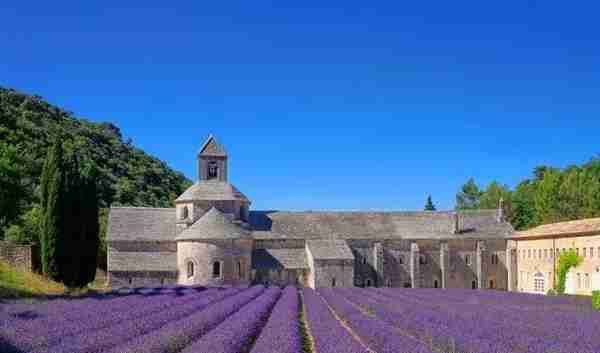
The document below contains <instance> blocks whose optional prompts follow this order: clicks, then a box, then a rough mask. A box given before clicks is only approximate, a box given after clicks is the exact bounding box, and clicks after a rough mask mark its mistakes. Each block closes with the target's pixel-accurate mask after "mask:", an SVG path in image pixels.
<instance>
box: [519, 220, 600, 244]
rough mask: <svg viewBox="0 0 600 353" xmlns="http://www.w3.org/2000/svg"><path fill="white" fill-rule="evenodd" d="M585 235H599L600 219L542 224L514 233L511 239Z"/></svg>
mask: <svg viewBox="0 0 600 353" xmlns="http://www.w3.org/2000/svg"><path fill="white" fill-rule="evenodd" d="M587 234H600V218H588V219H581V220H576V221H568V222H560V223H551V224H544V225H541V226H537V227H535V228H532V229H529V230H526V231H521V232H516V233H515V234H514V236H513V238H514V239H519V238H535V237H551V236H560V235H587Z"/></svg>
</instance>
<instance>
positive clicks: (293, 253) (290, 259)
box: [252, 248, 308, 269]
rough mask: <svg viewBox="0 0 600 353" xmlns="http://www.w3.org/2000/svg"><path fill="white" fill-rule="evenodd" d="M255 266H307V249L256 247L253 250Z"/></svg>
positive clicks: (290, 267) (286, 267) (272, 267)
mask: <svg viewBox="0 0 600 353" xmlns="http://www.w3.org/2000/svg"><path fill="white" fill-rule="evenodd" d="M252 267H253V268H268V269H281V268H285V269H301V268H307V267H308V265H307V264H306V250H305V249H304V248H299V249H256V250H254V251H253V252H252Z"/></svg>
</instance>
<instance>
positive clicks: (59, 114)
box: [0, 87, 190, 238]
mask: <svg viewBox="0 0 600 353" xmlns="http://www.w3.org/2000/svg"><path fill="white" fill-rule="evenodd" d="M59 134H60V135H61V136H63V138H64V144H65V153H66V154H70V153H71V152H72V151H77V155H78V157H79V158H80V159H81V160H89V161H91V163H92V167H93V168H94V169H95V170H97V171H98V197H99V201H100V207H102V208H106V207H109V206H110V205H115V206H116V205H124V206H148V207H169V206H171V205H172V202H173V200H174V199H175V198H176V197H177V196H178V195H180V194H181V193H182V192H183V191H184V190H185V189H186V188H187V187H188V186H189V185H190V181H189V180H188V179H186V178H185V176H184V175H183V174H181V173H178V172H175V171H173V170H172V169H171V168H169V167H168V166H167V165H166V164H165V163H164V162H162V161H160V160H158V159H156V158H153V157H151V156H149V155H147V154H146V153H144V152H143V151H142V150H140V149H139V148H136V147H134V146H133V145H132V143H131V140H127V141H124V139H123V136H122V135H121V132H120V130H119V128H118V127H116V126H114V125H113V124H110V123H94V122H90V121H88V120H85V119H80V118H76V117H74V116H73V114H71V113H69V112H66V111H64V110H62V109H60V108H58V107H55V106H53V105H50V104H49V103H47V102H45V101H44V100H43V99H42V98H40V97H37V96H30V95H26V94H22V93H19V92H16V91H14V90H11V89H5V88H2V87H0V141H1V142H0V238H3V237H4V233H5V232H6V230H7V228H8V227H10V226H12V225H16V226H20V227H27V225H26V222H25V221H26V219H27V217H26V218H25V219H23V216H24V214H25V213H26V212H28V210H29V209H31V208H33V207H35V206H36V205H39V204H40V197H41V195H40V192H39V190H40V188H39V186H40V176H41V174H42V167H43V163H44V160H45V157H46V152H47V151H48V147H49V146H50V145H51V142H52V140H53V136H56V135H59ZM5 194H6V195H5ZM11 232H12V234H13V235H14V234H20V233H22V232H23V231H22V230H20V229H16V228H15V227H13V229H12V231H11Z"/></svg>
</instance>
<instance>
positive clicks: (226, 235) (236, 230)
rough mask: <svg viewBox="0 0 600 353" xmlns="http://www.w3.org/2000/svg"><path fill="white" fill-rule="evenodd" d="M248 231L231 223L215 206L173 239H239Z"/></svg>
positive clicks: (245, 235)
mask: <svg viewBox="0 0 600 353" xmlns="http://www.w3.org/2000/svg"><path fill="white" fill-rule="evenodd" d="M249 235H250V232H249V231H248V230H246V229H244V228H242V227H240V226H238V225H236V224H234V223H233V221H231V220H230V219H229V218H228V217H227V216H225V215H224V214H223V213H221V211H219V210H217V209H216V208H214V207H213V208H211V209H210V210H209V211H208V212H206V213H205V214H204V215H203V216H202V217H200V219H198V220H197V221H196V222H195V223H194V224H192V226H191V227H189V228H187V229H186V230H184V231H183V232H181V234H179V235H177V236H176V237H175V240H177V241H181V240H208V239H239V238H244V237H248V236H249Z"/></svg>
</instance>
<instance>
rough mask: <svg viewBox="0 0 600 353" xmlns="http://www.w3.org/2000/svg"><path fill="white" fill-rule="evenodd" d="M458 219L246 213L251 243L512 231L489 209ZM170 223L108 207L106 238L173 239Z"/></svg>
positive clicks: (170, 216)
mask: <svg viewBox="0 0 600 353" xmlns="http://www.w3.org/2000/svg"><path fill="white" fill-rule="evenodd" d="M458 218H459V224H460V228H461V231H460V232H459V233H457V234H455V233H454V224H455V223H454V222H455V213H454V212H276V211H252V212H250V220H249V221H250V225H251V228H252V230H253V232H252V234H251V235H252V236H253V237H255V238H256V239H456V238H504V237H509V236H511V235H512V233H513V229H512V227H511V226H510V224H508V223H506V222H502V223H498V222H497V221H496V216H495V211H493V210H490V211H487V210H484V211H472V212H459V213H458ZM205 221H207V220H205ZM205 221H203V222H205ZM198 222H200V220H198ZM198 222H196V223H197V224H194V225H192V227H190V228H188V229H187V230H186V231H184V233H185V232H188V231H189V232H203V231H202V230H201V229H200V228H202V224H203V223H198ZM175 223H176V216H175V209H173V208H137V207H114V208H111V210H110V216H109V225H108V240H109V241H117V240H130V241H135V240H139V241H173V240H174V239H175ZM217 223H218V222H217ZM213 226H214V224H213ZM232 226H233V227H235V228H231V232H230V234H231V235H234V236H235V234H237V233H238V232H243V236H249V234H248V233H247V231H246V230H243V229H242V230H240V229H241V227H239V226H237V225H235V224H232ZM192 229H193V231H192ZM207 229H208V228H207ZM233 230H235V231H233ZM212 231H213V230H210V231H209V230H207V231H206V232H212ZM184 233H182V235H183V234H184ZM221 233H223V231H221ZM188 234H189V236H200V235H193V234H191V233H188ZM198 234H200V233H198ZM213 234H217V233H213ZM205 235H206V236H210V235H208V233H205ZM213 236H214V235H213ZM205 239H206V238H205Z"/></svg>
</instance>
